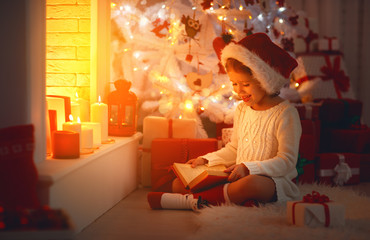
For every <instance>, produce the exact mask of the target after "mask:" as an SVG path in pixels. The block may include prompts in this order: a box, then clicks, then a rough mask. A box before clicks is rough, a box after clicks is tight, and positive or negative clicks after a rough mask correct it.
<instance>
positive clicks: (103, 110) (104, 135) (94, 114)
mask: <svg viewBox="0 0 370 240" xmlns="http://www.w3.org/2000/svg"><path fill="white" fill-rule="evenodd" d="M90 121H91V122H100V124H101V141H102V142H106V141H108V105H107V104H104V103H102V102H100V96H99V102H97V103H93V104H91V111H90Z"/></svg>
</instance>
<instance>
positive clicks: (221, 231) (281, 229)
mask: <svg viewBox="0 0 370 240" xmlns="http://www.w3.org/2000/svg"><path fill="white" fill-rule="evenodd" d="M300 189H301V195H302V196H303V195H306V194H307V193H311V192H312V191H313V190H314V191H318V192H319V193H320V194H325V195H327V196H328V197H329V198H330V199H331V200H334V201H336V202H339V203H341V204H343V205H345V207H346V220H345V221H346V222H345V227H341V228H333V227H331V228H325V227H318V228H310V227H298V226H295V225H290V224H289V223H288V222H287V218H286V204H278V203H274V204H267V205H265V206H262V207H258V208H257V207H253V208H247V207H241V206H218V207H211V208H204V209H202V210H201V211H200V214H196V216H195V218H196V219H195V220H196V221H197V222H199V228H198V229H197V231H196V232H195V233H194V235H191V236H189V239H202V240H205V239H206V240H210V239H233V240H234V239H236V240H237V239H260V240H263V239H265V240H267V239H282V240H289V239H294V240H296V239H299V240H306V239H317V240H319V239H330V240H331V239H335V240H341V239H343V240H344V239H345V240H347V239H356V240H357V239H359V240H360V239H364V240H365V239H366V240H367V239H370V198H369V197H367V196H365V195H364V194H360V193H358V192H355V191H353V190H351V189H348V188H339V187H328V186H323V185H301V186H300Z"/></svg>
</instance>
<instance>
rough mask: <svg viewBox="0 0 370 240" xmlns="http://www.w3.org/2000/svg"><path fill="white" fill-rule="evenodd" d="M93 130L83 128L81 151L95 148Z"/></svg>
mask: <svg viewBox="0 0 370 240" xmlns="http://www.w3.org/2000/svg"><path fill="white" fill-rule="evenodd" d="M93 139H94V137H93V129H92V128H90V127H86V126H82V127H81V149H92V148H93V146H94V140H93Z"/></svg>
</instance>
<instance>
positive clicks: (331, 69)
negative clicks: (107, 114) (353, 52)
mask: <svg viewBox="0 0 370 240" xmlns="http://www.w3.org/2000/svg"><path fill="white" fill-rule="evenodd" d="M325 61H326V64H327V65H326V66H323V67H321V69H320V70H321V72H322V73H323V74H325V75H324V76H323V77H322V80H324V81H326V80H330V79H333V82H334V87H335V91H336V93H337V95H338V98H342V95H341V93H340V92H341V91H342V92H347V91H348V89H349V77H348V76H346V74H345V73H344V71H343V70H341V69H340V56H337V57H335V58H334V66H332V64H331V62H330V58H329V56H325Z"/></svg>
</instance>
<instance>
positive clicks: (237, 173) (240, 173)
mask: <svg viewBox="0 0 370 240" xmlns="http://www.w3.org/2000/svg"><path fill="white" fill-rule="evenodd" d="M225 172H227V173H230V175H229V178H228V180H229V182H235V181H236V180H238V179H240V178H242V177H245V176H248V175H249V169H248V168H247V167H246V166H245V165H244V164H234V165H232V166H231V167H228V168H227V169H225Z"/></svg>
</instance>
